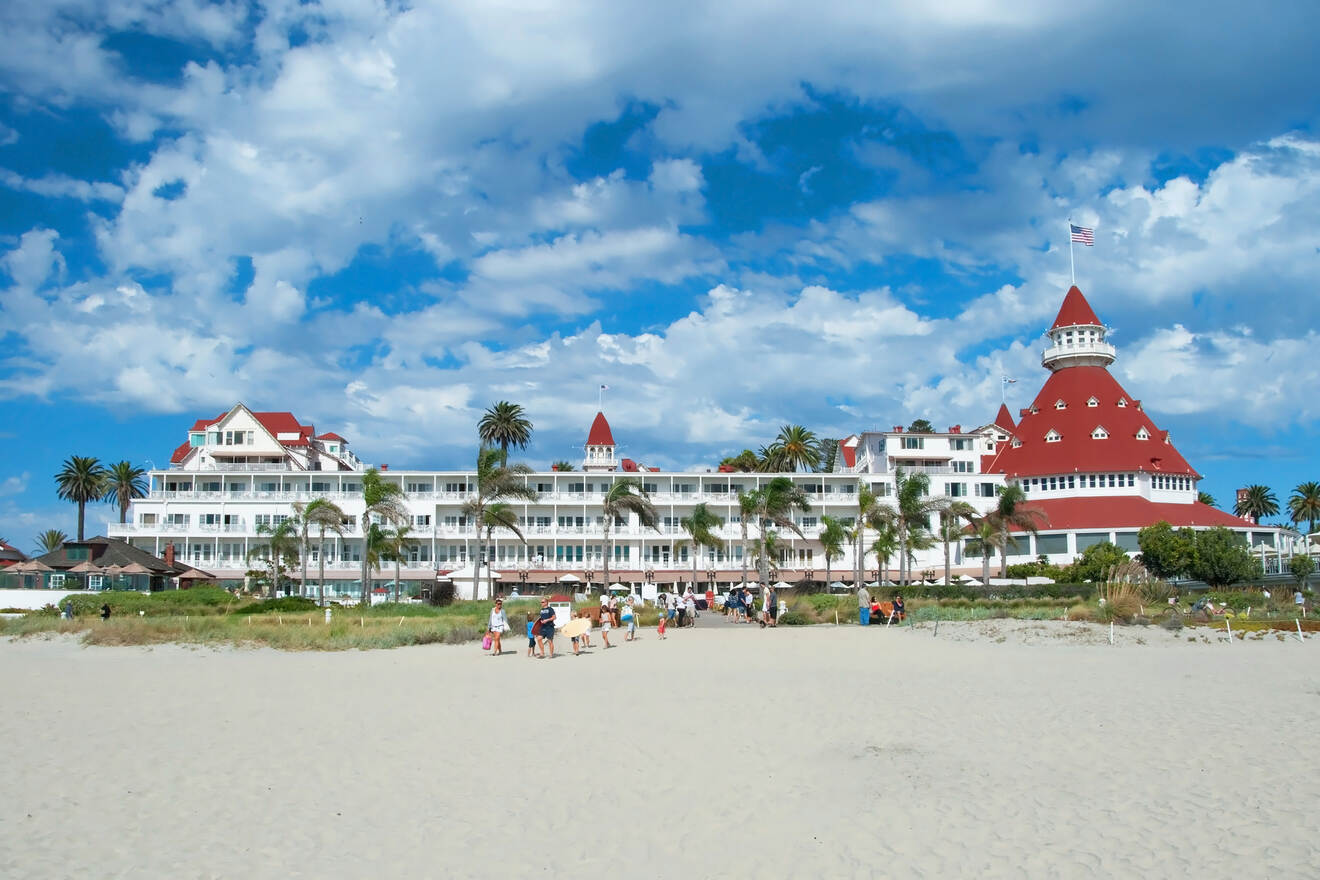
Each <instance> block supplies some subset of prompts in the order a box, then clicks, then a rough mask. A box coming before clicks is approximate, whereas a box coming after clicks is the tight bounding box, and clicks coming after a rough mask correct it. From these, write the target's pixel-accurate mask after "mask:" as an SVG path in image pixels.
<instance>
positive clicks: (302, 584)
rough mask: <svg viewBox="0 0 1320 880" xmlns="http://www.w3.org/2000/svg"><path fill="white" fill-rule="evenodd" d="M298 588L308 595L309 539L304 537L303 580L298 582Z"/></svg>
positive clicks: (304, 594)
mask: <svg viewBox="0 0 1320 880" xmlns="http://www.w3.org/2000/svg"><path fill="white" fill-rule="evenodd" d="M298 590H299V592H301V593H302V594H303V596H304V597H305V596H306V595H307V539H306V538H303V546H302V580H301V581H300V582H299V583H298Z"/></svg>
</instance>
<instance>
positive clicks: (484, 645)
mask: <svg viewBox="0 0 1320 880" xmlns="http://www.w3.org/2000/svg"><path fill="white" fill-rule="evenodd" d="M492 641H493V640H492V639H491V637H490V633H486V637H485V638H484V639H482V640H481V650H483V651H489V650H490V646H491V642H492Z"/></svg>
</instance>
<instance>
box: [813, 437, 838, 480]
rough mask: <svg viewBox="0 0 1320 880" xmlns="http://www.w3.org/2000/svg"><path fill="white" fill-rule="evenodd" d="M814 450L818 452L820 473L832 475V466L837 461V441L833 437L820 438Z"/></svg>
mask: <svg viewBox="0 0 1320 880" xmlns="http://www.w3.org/2000/svg"><path fill="white" fill-rule="evenodd" d="M816 448H817V449H819V450H820V470H821V472H823V473H827V474H832V473H834V465H835V463H836V462H837V461H838V460H839V441H838V440H837V439H835V438H834V437H821V438H820V440H819V441H817V443H816Z"/></svg>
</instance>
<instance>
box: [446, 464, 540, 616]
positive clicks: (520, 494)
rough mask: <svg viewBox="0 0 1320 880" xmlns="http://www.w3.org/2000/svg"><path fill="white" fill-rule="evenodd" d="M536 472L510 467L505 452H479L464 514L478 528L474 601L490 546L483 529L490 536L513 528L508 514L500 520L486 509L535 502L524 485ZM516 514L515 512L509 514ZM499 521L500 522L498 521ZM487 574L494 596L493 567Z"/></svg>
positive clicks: (474, 572)
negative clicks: (528, 476) (507, 516)
mask: <svg viewBox="0 0 1320 880" xmlns="http://www.w3.org/2000/svg"><path fill="white" fill-rule="evenodd" d="M531 472H532V469H531V468H529V467H527V465H525V464H515V465H510V464H508V463H507V462H506V460H505V458H504V453H503V452H501V451H500V450H498V449H494V448H492V447H490V446H483V447H481V448H480V449H478V450H477V472H476V476H475V479H474V481H473V484H472V485H473V487H474V488H475V489H476V494H475V495H473V496H471V497H470V498H468V499H467V500H466V501H464V502H463V507H462V511H463V515H464V516H467V517H468V518H470V519H471V520H472V521H473V522H474V523H475V524H476V527H477V555H476V561H475V562H474V563H473V567H472V593H473V598H474V599H475V598H480V597H479V596H478V595H477V592H478V590H477V581H478V579H479V578H480V576H481V565H482V563H483V562H485V561H486V547H485V544H484V543H483V542H482V536H481V530H482V529H483V528H484V529H486V533H487V536H488V537H489V536H490V535H491V534H493V530H494V529H496V528H510V526H509V524H508V522H507V521H506V519H504V517H505V514H503V513H501V514H500V516H499V517H489V516H487V512H486V508H487V507H489V506H490V505H492V504H499V503H507V502H509V501H535V500H536V490H535V489H533V488H532V487H530V486H528V485H527V484H526V483H525V482H523V480H522V477H523V475H524V474H530V473H531ZM509 512H510V513H512V510H511V509H510V511H509ZM496 520H499V521H496ZM517 521H518V518H517V516H516V515H515V516H514V517H513V523H514V524H515V525H516V524H517ZM512 530H513V531H514V533H515V534H517V535H518V537H519V539H522V533H521V532H518V530H517V529H512ZM524 543H525V542H524ZM486 575H487V595H488V596H489V595H494V593H495V585H494V583H492V582H491V580H492V579H491V578H490V566H489V565H487V566H486Z"/></svg>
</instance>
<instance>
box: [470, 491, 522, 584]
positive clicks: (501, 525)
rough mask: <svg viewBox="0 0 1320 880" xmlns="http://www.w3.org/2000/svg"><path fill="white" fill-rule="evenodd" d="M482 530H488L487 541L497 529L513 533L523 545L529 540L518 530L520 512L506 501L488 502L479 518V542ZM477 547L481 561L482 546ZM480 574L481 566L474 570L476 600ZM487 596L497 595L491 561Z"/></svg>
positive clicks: (473, 581) (487, 577)
mask: <svg viewBox="0 0 1320 880" xmlns="http://www.w3.org/2000/svg"><path fill="white" fill-rule="evenodd" d="M482 529H485V530H486V540H487V541H490V540H492V539H493V537H494V534H495V530H496V529H507V530H508V531H510V532H513V533H514V534H515V535H516V536H517V537H518V540H519V541H521V542H523V544H526V543H527V538H525V537H524V536H523V533H522V530H521V529H519V528H518V511H516V510H514V509H513V506H512V505H510V504H508V503H506V502H504V501H489V502H487V504H486V506H485V508H484V509H483V510H482V511H481V512H480V514H478V518H477V539H478V541H480V539H481V530H482ZM477 547H478V554H479V555H478V557H477V558H478V559H480V558H481V556H480V548H481V545H480V544H478V545H477ZM480 574H481V571H480V567H479V566H478V567H477V568H474V569H473V571H472V585H473V586H472V592H473V594H474V595H473V598H476V595H475V594H476V591H477V588H476V584H477V577H478V576H479V575H480ZM486 595H487V596H493V595H495V584H494V575H492V574H491V571H490V562H489V561H487V563H486Z"/></svg>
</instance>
